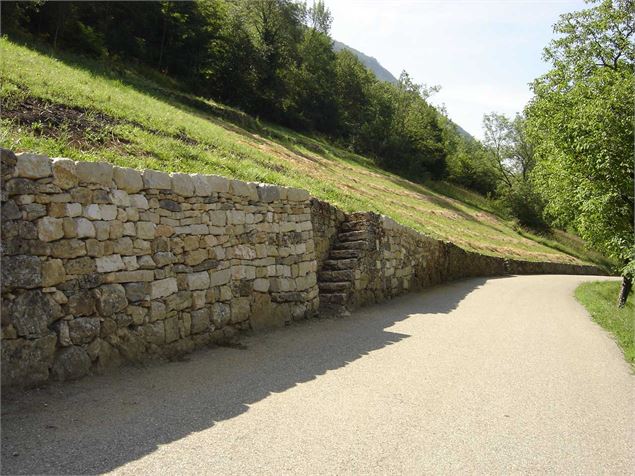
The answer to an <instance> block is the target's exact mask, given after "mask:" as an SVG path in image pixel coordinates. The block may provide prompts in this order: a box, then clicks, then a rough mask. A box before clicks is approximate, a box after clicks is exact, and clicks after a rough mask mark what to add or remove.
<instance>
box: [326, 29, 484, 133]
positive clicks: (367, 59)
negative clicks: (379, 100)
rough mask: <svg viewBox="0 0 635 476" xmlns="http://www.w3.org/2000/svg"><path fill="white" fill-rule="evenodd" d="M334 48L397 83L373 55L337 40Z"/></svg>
mask: <svg viewBox="0 0 635 476" xmlns="http://www.w3.org/2000/svg"><path fill="white" fill-rule="evenodd" d="M333 49H334V50H335V51H341V50H348V51H350V52H351V53H353V54H354V55H355V56H357V58H358V59H359V60H360V61H361V62H362V64H363V65H364V66H366V67H367V68H368V69H370V70H371V71H372V72H373V73H375V76H377V79H379V80H381V81H387V82H389V83H392V84H397V82H398V81H397V78H395V77H394V76H393V75H392V73H391V72H390V71H388V70H387V69H386V68H384V67H383V66H382V65H381V64H379V61H377V60H376V59H375V58H373V57H372V56H368V55H365V54H364V53H362V52H361V51H358V50H356V49H355V48H351V47H350V46H348V45H346V44H344V43H342V42H341V41H337V40H333ZM450 122H452V124H453V125H454V126H456V130H457V132H458V133H459V134H460V135H461V136H463V137H465V138H466V139H471V140H473V141H476V139H475V138H474V136H472V134H470V133H469V132H467V131H466V130H465V129H463V128H462V127H461V126H459V125H458V124H457V123H456V122H454V121H450Z"/></svg>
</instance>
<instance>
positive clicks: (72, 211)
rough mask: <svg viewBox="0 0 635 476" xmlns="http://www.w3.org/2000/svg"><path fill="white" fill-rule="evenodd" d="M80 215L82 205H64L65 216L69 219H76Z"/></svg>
mask: <svg viewBox="0 0 635 476" xmlns="http://www.w3.org/2000/svg"><path fill="white" fill-rule="evenodd" d="M81 214H82V204H81V203H67V204H66V215H67V216H69V217H78V216H80V215H81Z"/></svg>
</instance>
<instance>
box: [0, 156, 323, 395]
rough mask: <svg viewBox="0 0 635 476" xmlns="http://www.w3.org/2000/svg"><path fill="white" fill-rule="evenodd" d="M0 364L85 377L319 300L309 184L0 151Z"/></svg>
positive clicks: (12, 372)
mask: <svg viewBox="0 0 635 476" xmlns="http://www.w3.org/2000/svg"><path fill="white" fill-rule="evenodd" d="M2 179H3V184H2V378H3V382H5V383H8V384H16V383H19V384H30V383H38V382H41V381H44V380H47V379H48V378H50V377H52V378H55V379H62V380H63V379H69V378H75V377H80V376H82V375H84V374H86V373H88V372H89V371H90V370H91V369H93V370H99V369H100V368H103V367H107V366H110V365H113V364H116V363H118V362H120V361H122V360H127V361H139V360H142V359H145V358H147V357H148V356H153V355H163V356H171V355H175V354H179V353H182V352H185V351H188V350H191V349H193V348H195V347H200V346H202V345H206V344H208V343H210V342H216V341H220V340H223V339H227V338H229V337H231V336H232V335H233V333H234V332H236V331H238V330H242V329H246V328H248V327H251V328H256V329H257V328H261V327H266V326H272V325H274V326H275V325H282V324H284V323H286V322H287V321H289V320H291V319H299V318H303V317H307V316H311V315H313V314H315V312H316V310H317V308H318V288H317V285H316V269H317V264H316V260H315V250H314V247H313V231H312V224H311V215H310V202H309V195H308V193H307V192H306V191H304V190H299V189H293V188H284V187H277V186H271V185H264V184H255V183H246V182H241V181H237V180H228V179H225V178H223V177H218V176H204V175H187V174H171V175H169V174H166V173H161V172H156V171H152V170H145V171H143V172H139V171H136V170H133V169H126V168H119V167H113V166H112V165H109V164H106V163H90V162H73V161H71V160H68V159H52V160H51V159H49V158H48V157H44V156H40V155H33V154H20V155H18V156H15V155H14V154H13V153H11V152H9V151H3V152H2Z"/></svg>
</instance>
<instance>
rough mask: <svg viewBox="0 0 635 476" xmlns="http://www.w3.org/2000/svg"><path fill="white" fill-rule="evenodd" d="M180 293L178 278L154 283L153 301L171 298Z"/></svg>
mask: <svg viewBox="0 0 635 476" xmlns="http://www.w3.org/2000/svg"><path fill="white" fill-rule="evenodd" d="M177 291H178V287H177V284H176V278H165V279H160V280H158V281H154V282H153V283H152V299H159V298H162V297H166V296H169V295H170V294H174V293H176V292H177Z"/></svg>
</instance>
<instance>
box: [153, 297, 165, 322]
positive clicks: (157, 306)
mask: <svg viewBox="0 0 635 476" xmlns="http://www.w3.org/2000/svg"><path fill="white" fill-rule="evenodd" d="M166 316H167V309H166V307H165V304H163V303H162V302H161V301H152V302H151V303H150V320H152V321H157V320H159V319H165V317H166Z"/></svg>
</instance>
